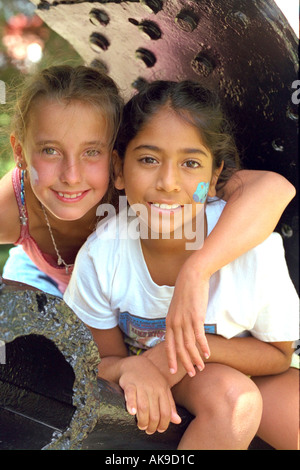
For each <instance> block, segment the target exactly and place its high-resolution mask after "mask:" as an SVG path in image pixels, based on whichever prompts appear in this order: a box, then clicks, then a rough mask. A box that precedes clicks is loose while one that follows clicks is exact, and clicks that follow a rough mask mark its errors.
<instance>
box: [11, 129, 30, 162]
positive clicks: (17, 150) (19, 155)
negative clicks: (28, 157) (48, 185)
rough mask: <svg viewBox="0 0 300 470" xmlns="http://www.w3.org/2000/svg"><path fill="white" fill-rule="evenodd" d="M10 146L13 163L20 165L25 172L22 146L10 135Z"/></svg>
mask: <svg viewBox="0 0 300 470" xmlns="http://www.w3.org/2000/svg"><path fill="white" fill-rule="evenodd" d="M10 145H11V147H12V149H13V154H14V159H15V162H16V163H17V165H18V166H20V164H21V165H22V168H23V170H25V168H26V167H27V163H26V161H25V156H24V150H23V146H22V144H21V143H20V142H19V141H18V140H17V138H16V137H15V136H14V135H13V134H11V136H10Z"/></svg>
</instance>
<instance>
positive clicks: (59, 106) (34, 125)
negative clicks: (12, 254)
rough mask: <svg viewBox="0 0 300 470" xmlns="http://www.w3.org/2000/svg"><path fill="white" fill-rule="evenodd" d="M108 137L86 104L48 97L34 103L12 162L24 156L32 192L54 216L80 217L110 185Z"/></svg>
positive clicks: (100, 120)
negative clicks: (23, 138)
mask: <svg viewBox="0 0 300 470" xmlns="http://www.w3.org/2000/svg"><path fill="white" fill-rule="evenodd" d="M107 137H108V136H107V129H106V122H105V119H104V117H103V116H102V114H101V113H100V112H99V111H97V110H96V108H94V107H93V106H91V105H88V104H86V103H83V102H80V101H73V102H71V103H69V104H67V105H66V104H65V103H63V102H58V101H54V100H49V99H40V100H39V101H38V102H37V103H36V104H35V105H34V107H33V109H32V110H31V113H30V118H29V124H28V127H27V133H26V137H25V142H24V145H23V146H22V145H21V147H20V146H17V145H15V148H14V153H15V159H16V160H17V161H19V159H20V158H21V159H23V161H24V158H25V161H26V169H27V174H28V176H29V178H30V184H31V187H32V190H33V192H34V194H35V195H36V197H37V198H38V199H39V200H40V202H41V203H42V204H43V205H44V206H45V207H46V208H47V209H48V210H49V211H50V212H51V213H52V214H53V215H55V216H56V217H57V218H59V219H62V220H76V219H80V218H81V217H83V216H84V215H85V214H86V213H87V212H88V211H90V210H91V209H92V208H93V207H94V206H96V205H97V204H99V202H100V201H101V199H102V198H103V196H104V194H105V193H106V191H107V188H108V184H109V162H110V149H109V146H108V138H107ZM23 168H24V166H23Z"/></svg>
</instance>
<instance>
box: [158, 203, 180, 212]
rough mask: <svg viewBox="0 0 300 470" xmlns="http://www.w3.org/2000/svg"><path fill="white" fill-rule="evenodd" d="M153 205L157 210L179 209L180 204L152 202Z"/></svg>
mask: <svg viewBox="0 0 300 470" xmlns="http://www.w3.org/2000/svg"><path fill="white" fill-rule="evenodd" d="M153 205H154V206H155V207H158V208H159V209H169V210H171V209H177V208H178V207H180V204H158V203H157V202H154V203H153Z"/></svg>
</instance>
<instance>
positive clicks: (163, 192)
mask: <svg viewBox="0 0 300 470" xmlns="http://www.w3.org/2000/svg"><path fill="white" fill-rule="evenodd" d="M221 169H222V168H219V169H217V170H213V157H212V155H211V153H210V151H209V150H208V149H207V147H206V146H205V145H204V143H203V140H202V138H201V136H200V133H199V131H198V130H197V129H196V127H195V126H193V125H192V124H190V123H188V122H186V121H185V120H183V118H181V117H180V116H178V115H177V114H176V113H175V112H174V111H172V110H171V109H169V108H166V107H165V108H162V109H161V110H160V111H158V113H157V114H155V115H154V116H153V117H152V118H151V119H150V120H149V121H148V123H147V124H146V125H145V126H144V127H143V128H142V130H141V131H140V132H139V133H138V134H137V135H136V137H135V138H134V139H133V140H132V141H131V142H130V143H129V145H128V147H127V149H126V153H125V160H124V163H123V167H121V166H119V167H118V168H117V175H118V176H117V179H116V187H117V188H118V189H125V192H126V196H127V199H128V202H129V204H130V205H131V206H132V205H135V204H137V205H140V204H142V205H143V206H144V207H145V208H146V209H147V216H146V217H147V224H148V227H150V226H151V229H152V230H154V231H157V232H161V231H162V230H163V223H162V222H163V219H164V217H165V218H168V220H169V219H170V220H171V225H170V230H171V231H172V230H173V231H175V229H176V228H177V227H178V224H182V222H183V221H184V222H185V221H186V217H184V214H183V212H184V211H185V209H186V208H187V207H189V208H190V217H191V218H192V219H193V218H195V217H196V214H197V213H198V212H199V211H201V210H202V209H203V202H204V201H205V199H206V196H215V186H216V183H217V179H218V176H219V174H220V172H221ZM199 188H201V191H200V193H201V194H200V193H199V190H200V189H199ZM205 188H207V190H206V191H205ZM196 195H200V196H201V197H200V201H201V202H199V198H197V197H196ZM203 197H204V198H203ZM196 201H198V202H196ZM136 207H138V206H136ZM144 219H145V217H144ZM166 226H167V224H166Z"/></svg>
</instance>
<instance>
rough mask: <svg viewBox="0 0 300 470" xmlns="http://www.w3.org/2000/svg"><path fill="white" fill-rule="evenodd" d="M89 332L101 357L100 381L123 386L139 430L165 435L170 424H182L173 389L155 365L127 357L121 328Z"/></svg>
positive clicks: (137, 358)
mask: <svg viewBox="0 0 300 470" xmlns="http://www.w3.org/2000/svg"><path fill="white" fill-rule="evenodd" d="M90 329H91V331H92V334H93V337H94V340H95V342H96V344H97V346H98V349H99V353H100V356H101V362H100V364H99V366H98V374H99V377H102V378H104V379H106V380H109V381H112V382H115V383H117V384H119V385H120V387H121V388H122V389H123V391H124V396H125V401H126V406H127V411H128V413H130V414H131V415H136V416H137V421H138V427H139V429H141V430H145V431H146V433H147V434H152V433H154V432H155V431H159V432H164V431H165V430H166V429H167V428H168V426H169V423H170V421H171V422H173V423H175V424H178V423H180V421H181V418H180V416H179V415H178V414H177V411H176V405H175V402H174V399H173V396H172V393H171V390H170V386H169V385H168V382H167V380H166V379H165V377H164V376H163V375H162V374H161V372H160V371H159V369H158V368H157V367H156V366H155V365H154V363H153V362H152V361H150V359H148V358H147V357H144V356H143V355H141V356H130V357H128V356H127V349H126V346H125V344H124V341H123V336H122V334H121V331H120V329H119V328H118V327H115V328H112V329H109V330H97V329H95V328H90Z"/></svg>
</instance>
